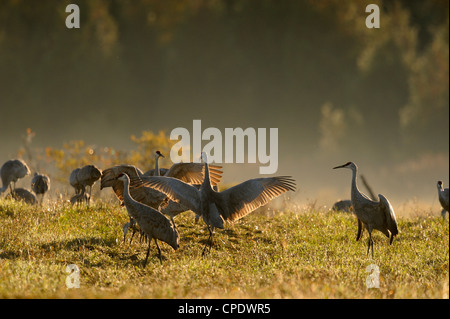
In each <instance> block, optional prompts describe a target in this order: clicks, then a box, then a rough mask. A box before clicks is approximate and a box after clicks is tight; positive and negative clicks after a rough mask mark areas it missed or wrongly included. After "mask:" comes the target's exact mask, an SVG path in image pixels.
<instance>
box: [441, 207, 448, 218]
mask: <svg viewBox="0 0 450 319" xmlns="http://www.w3.org/2000/svg"><path fill="white" fill-rule="evenodd" d="M446 212H447V211H446V210H445V209H443V210H441V216H442V218H444V219H445V213H446Z"/></svg>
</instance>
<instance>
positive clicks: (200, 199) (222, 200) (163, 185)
mask: <svg viewBox="0 0 450 319" xmlns="http://www.w3.org/2000/svg"><path fill="white" fill-rule="evenodd" d="M202 159H203V162H204V164H205V174H204V175H205V176H204V179H203V182H202V185H201V187H200V189H197V188H196V187H194V186H193V185H190V184H187V183H185V182H183V181H181V180H179V179H176V178H172V177H167V176H152V177H147V176H142V177H140V178H141V181H136V185H139V184H143V185H147V186H150V187H153V188H155V189H156V190H158V191H160V192H162V193H164V194H166V195H167V197H169V198H170V199H171V200H173V201H176V202H179V203H180V204H182V205H183V206H185V207H187V208H188V209H190V210H191V211H193V212H194V213H196V214H198V215H200V216H201V217H202V218H203V221H204V222H205V224H206V226H207V228H208V231H209V248H211V246H212V237H213V229H214V228H220V229H223V228H224V221H229V222H232V221H235V220H238V219H239V218H241V217H244V216H246V215H247V214H249V213H251V212H252V211H254V210H255V209H257V208H258V207H260V206H263V205H265V204H267V203H268V202H270V201H271V200H272V199H274V198H275V197H278V196H279V195H281V194H283V193H285V192H287V191H289V190H291V191H294V190H295V182H294V180H293V179H292V178H290V177H287V176H279V177H265V178H255V179H251V180H248V181H246V182H243V183H241V184H239V185H236V186H234V187H231V188H228V189H227V190H225V191H222V192H216V191H215V190H214V189H213V188H212V186H211V178H210V171H209V165H208V157H207V154H206V152H203V153H202ZM205 249H206V245H205V248H204V249H203V253H202V254H203V255H204V253H205Z"/></svg>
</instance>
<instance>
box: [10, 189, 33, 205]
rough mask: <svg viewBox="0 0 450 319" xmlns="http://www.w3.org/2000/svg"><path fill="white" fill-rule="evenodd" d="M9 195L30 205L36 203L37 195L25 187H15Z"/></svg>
mask: <svg viewBox="0 0 450 319" xmlns="http://www.w3.org/2000/svg"><path fill="white" fill-rule="evenodd" d="M7 197H11V198H13V199H15V200H18V201H24V202H25V203H27V204H30V205H34V204H36V196H35V195H34V194H33V193H32V192H30V191H29V190H27V189H24V188H15V189H13V191H12V192H11V193H9V194H8V196H7Z"/></svg>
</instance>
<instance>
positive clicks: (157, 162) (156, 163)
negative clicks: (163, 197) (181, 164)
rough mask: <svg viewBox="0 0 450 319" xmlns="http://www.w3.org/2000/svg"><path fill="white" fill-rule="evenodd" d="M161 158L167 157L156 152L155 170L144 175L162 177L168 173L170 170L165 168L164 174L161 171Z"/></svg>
mask: <svg viewBox="0 0 450 319" xmlns="http://www.w3.org/2000/svg"><path fill="white" fill-rule="evenodd" d="M160 157H162V158H165V156H164V155H162V154H161V152H160V151H156V152H155V168H154V169H151V170H149V171H147V172H145V173H144V175H147V176H161V175H164V174H165V173H166V172H167V171H168V169H166V168H163V169H162V170H163V171H162V172H161V170H160V169H159V158H160ZM161 173H162V174H161Z"/></svg>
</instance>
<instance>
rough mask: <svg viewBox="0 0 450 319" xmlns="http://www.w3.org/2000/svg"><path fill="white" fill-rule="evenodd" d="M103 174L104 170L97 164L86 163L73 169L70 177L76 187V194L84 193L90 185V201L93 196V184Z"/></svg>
mask: <svg viewBox="0 0 450 319" xmlns="http://www.w3.org/2000/svg"><path fill="white" fill-rule="evenodd" d="M101 176H102V171H101V170H100V169H98V168H97V167H96V166H95V165H86V166H83V167H81V168H76V169H74V170H73V171H72V173H71V174H70V177H69V182H70V185H72V186H73V188H75V194H76V195H78V194H81V193H84V192H85V190H86V187H87V186H89V193H88V194H89V197H88V203H89V201H90V198H91V193H92V185H94V183H95V182H96V181H97V180H98V179H99V178H100V177H101Z"/></svg>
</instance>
